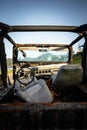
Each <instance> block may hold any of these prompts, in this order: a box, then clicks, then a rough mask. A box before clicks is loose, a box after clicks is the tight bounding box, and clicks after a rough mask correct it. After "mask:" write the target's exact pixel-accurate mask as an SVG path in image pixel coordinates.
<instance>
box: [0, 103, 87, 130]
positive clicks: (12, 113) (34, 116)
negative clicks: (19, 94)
mask: <svg viewBox="0 0 87 130" xmlns="http://www.w3.org/2000/svg"><path fill="white" fill-rule="evenodd" d="M86 122H87V103H85V102H83V103H54V104H27V103H21V104H17V103H16V104H8V105H7V104H2V105H0V130H3V129H4V130H7V129H8V130H29V129H50V130H51V129H87V123H86Z"/></svg>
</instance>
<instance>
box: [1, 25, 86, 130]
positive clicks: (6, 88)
mask: <svg viewBox="0 0 87 130" xmlns="http://www.w3.org/2000/svg"><path fill="white" fill-rule="evenodd" d="M14 32H61V33H62V32H69V33H76V34H77V35H78V36H77V37H76V39H74V40H73V41H72V42H71V43H70V44H50V43H49V44H45V43H44V44H43V43H41V44H35V43H34V44H33V43H32V44H30V43H28V44H21V43H20V44H19V43H16V42H15V41H14V40H13V38H11V37H10V35H9V33H14ZM83 38H84V43H82V47H83V49H82V51H81V53H80V54H81V64H80V65H72V59H73V45H75V44H78V42H79V41H80V40H81V39H83ZM4 39H7V40H8V41H9V42H10V43H11V44H12V45H13V71H12V75H13V78H12V80H13V82H11V79H10V78H9V75H8V74H7V71H8V67H7V58H6V48H5V44H4ZM32 49H33V53H34V51H36V53H38V54H39V57H38V58H35V54H36V53H35V54H34V57H33V58H32V55H33V53H31V50H32ZM26 50H28V51H30V53H29V54H28V55H27V51H26ZM66 50H67V52H68V53H66ZM37 51H39V52H37ZM53 51H54V53H53ZM58 51H59V52H61V53H58V55H57V52H58ZM25 52H26V53H25ZM49 52H50V53H49ZM51 52H52V53H51ZM63 52H64V55H62V54H63ZM40 54H41V55H40ZM43 54H44V55H43ZM51 54H52V57H51ZM55 54H56V55H55ZM60 54H61V55H62V56H61V57H62V58H60ZM26 55H27V56H26ZM58 57H59V58H58ZM61 59H62V60H61ZM0 65H1V74H0V75H1V77H0V78H1V79H0V130H28V129H38V130H39V129H40V130H41V129H47V130H48V129H50V130H51V129H55V130H57V129H87V24H85V25H81V26H24V25H20V26H19V25H15V26H10V25H7V24H4V23H0ZM78 66H79V67H80V69H78V68H79V67H78ZM76 67H77V69H78V71H77V69H76ZM24 69H25V70H24ZM62 70H64V71H63V72H66V70H68V71H67V72H66V75H65V74H64V75H62V77H61V76H59V72H60V73H61V71H62ZM71 70H72V71H73V70H75V73H72V72H71ZM80 70H81V72H80ZM71 73H72V74H71ZM28 74H29V75H30V77H29V75H28ZM57 75H58V77H57ZM79 75H81V76H80V79H78V77H79ZM22 76H23V78H25V79H26V78H31V80H29V81H28V82H27V83H25V82H24V81H22V80H21V77H22ZM64 76H65V77H64ZM67 76H68V77H67ZM56 77H57V78H56ZM66 77H67V78H66ZM34 78H36V79H37V82H38V80H40V79H43V80H44V81H45V83H46V85H47V86H48V89H49V92H51V96H52V98H50V100H49V101H48V100H47V97H46V98H45V97H44V100H43V98H42V99H41V96H43V92H42V95H40V94H41V92H40V93H39V94H38V95H37V96H38V100H39V101H38V100H35V98H37V97H35V98H34V99H33V100H31V99H30V98H27V97H28V96H29V95H27V97H25V96H21V95H22V94H23V93H22V92H24V91H25V89H26V88H28V85H30V84H31V83H32V82H33V81H34ZM58 78H59V79H58ZM57 79H58V81H57V82H56V80H57ZM75 79H76V80H75ZM68 80H69V81H68ZM77 81H78V82H77ZM55 82H56V83H55ZM41 83H42V81H41ZM21 84H22V85H21ZM17 85H18V86H17ZM18 87H19V89H20V88H21V91H19V89H18ZM34 87H35V86H34ZM22 89H23V90H22ZM31 89H32V87H31ZM48 89H47V91H48ZM33 91H35V89H33ZM17 92H18V93H17ZM19 92H20V93H19ZM26 92H27V91H26ZM32 93H33V92H32ZM17 94H18V95H17ZM30 94H31V93H30ZM31 96H32V95H31ZM39 98H40V99H41V100H40V99H39Z"/></svg>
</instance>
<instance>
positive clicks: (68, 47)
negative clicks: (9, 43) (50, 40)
mask: <svg viewBox="0 0 87 130" xmlns="http://www.w3.org/2000/svg"><path fill="white" fill-rule="evenodd" d="M19 47H38V48H43V47H45V48H46V47H60V48H64V49H68V50H69V51H68V54H69V56H68V60H67V61H64V62H63V61H62V62H61V61H59V62H57V61H56V62H55V61H53V62H52V61H49V62H45V61H44V62H43V61H20V60H19V61H18V50H19ZM13 51H14V52H15V54H14V56H13V59H15V60H16V61H15V62H18V63H22V62H26V63H27V62H28V63H32V64H34V63H40V64H41V63H42V64H49V63H50V64H53V63H55V64H58V63H70V62H71V60H72V47H70V46H68V45H66V44H16V47H15V46H14V47H13ZM20 51H21V52H22V53H23V55H24V53H25V52H24V51H23V50H20ZM25 55H26V54H25ZM24 57H25V56H24Z"/></svg>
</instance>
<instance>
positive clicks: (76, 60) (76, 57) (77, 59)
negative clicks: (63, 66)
mask: <svg viewBox="0 0 87 130" xmlns="http://www.w3.org/2000/svg"><path fill="white" fill-rule="evenodd" d="M72 64H81V54H76V55H74V56H73V61H72Z"/></svg>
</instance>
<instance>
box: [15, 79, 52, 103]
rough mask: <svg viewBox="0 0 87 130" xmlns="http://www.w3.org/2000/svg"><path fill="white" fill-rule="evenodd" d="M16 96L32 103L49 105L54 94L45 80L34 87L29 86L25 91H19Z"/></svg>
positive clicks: (39, 81) (33, 85) (41, 80)
mask: <svg viewBox="0 0 87 130" xmlns="http://www.w3.org/2000/svg"><path fill="white" fill-rule="evenodd" d="M16 94H17V95H18V96H19V97H21V98H22V99H24V100H25V101H26V102H30V103H48V102H51V101H53V96H52V93H51V91H50V90H49V88H48V86H47V85H46V82H45V80H43V79H40V80H38V82H37V83H35V84H32V87H30V86H28V87H27V88H25V89H24V90H18V91H17V93H16Z"/></svg>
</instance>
